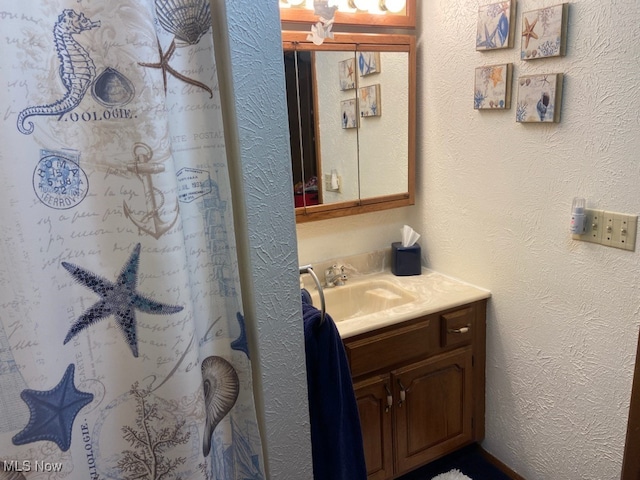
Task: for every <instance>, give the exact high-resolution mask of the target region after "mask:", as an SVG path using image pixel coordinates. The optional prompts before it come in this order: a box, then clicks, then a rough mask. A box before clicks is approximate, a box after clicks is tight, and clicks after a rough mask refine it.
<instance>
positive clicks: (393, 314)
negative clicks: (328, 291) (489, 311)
mask: <svg viewBox="0 0 640 480" xmlns="http://www.w3.org/2000/svg"><path fill="white" fill-rule="evenodd" d="M371 280H384V281H387V282H391V283H394V284H396V285H397V286H398V287H400V288H402V289H404V290H406V291H408V292H410V293H411V294H413V295H414V296H415V297H416V300H414V301H411V302H409V303H405V304H404V305H400V306H397V307H393V308H389V309H386V310H383V311H381V312H376V313H372V314H367V315H362V316H359V317H355V318H349V319H347V320H342V321H340V320H339V319H335V318H334V321H335V323H336V326H337V327H338V331H339V332H340V336H341V337H342V338H347V337H352V336H354V335H358V334H360V333H365V332H368V331H371V330H375V329H378V328H381V327H386V326H388V325H393V324H396V323H400V322H403V321H406V320H411V319H413V318H417V317H420V316H423V315H428V314H430V313H435V312H439V311H442V310H446V309H449V308H454V307H457V306H460V305H464V304H467V303H471V302H475V301H478V300H482V299H485V298H489V297H490V296H491V292H489V291H488V290H486V289H483V288H480V287H476V286H474V285H471V284H469V283H466V282H463V281H461V280H458V279H455V278H452V277H448V276H446V275H442V274H440V273H437V272H434V271H433V270H429V269H426V268H423V269H422V275H412V276H401V277H399V276H396V275H394V274H393V273H391V272H390V271H388V270H386V271H381V272H377V273H371V274H367V275H357V276H353V277H351V278H349V280H347V284H355V283H357V282H366V281H371ZM325 288H326V287H325ZM332 288H341V287H340V286H337V287H332ZM327 313H328V314H329V315H331V306H330V305H327ZM332 318H333V317H332Z"/></svg>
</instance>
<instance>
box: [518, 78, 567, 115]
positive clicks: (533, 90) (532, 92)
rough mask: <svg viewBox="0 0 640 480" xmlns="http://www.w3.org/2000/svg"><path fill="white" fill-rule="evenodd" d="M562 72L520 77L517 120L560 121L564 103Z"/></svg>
mask: <svg viewBox="0 0 640 480" xmlns="http://www.w3.org/2000/svg"><path fill="white" fill-rule="evenodd" d="M562 81H563V75H562V73H546V74H542V75H523V76H521V77H520V78H519V79H518V105H517V108H516V121H517V122H521V123H528V122H534V123H541V122H544V123H558V122H559V121H560V105H561V103H562Z"/></svg>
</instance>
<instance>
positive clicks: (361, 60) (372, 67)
mask: <svg viewBox="0 0 640 480" xmlns="http://www.w3.org/2000/svg"><path fill="white" fill-rule="evenodd" d="M358 70H359V71H360V76H361V77H366V76H367V75H372V74H374V73H380V52H358Z"/></svg>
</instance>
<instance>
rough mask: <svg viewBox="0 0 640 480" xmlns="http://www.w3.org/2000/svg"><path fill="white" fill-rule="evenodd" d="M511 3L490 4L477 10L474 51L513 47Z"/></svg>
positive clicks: (510, 1)
mask: <svg viewBox="0 0 640 480" xmlns="http://www.w3.org/2000/svg"><path fill="white" fill-rule="evenodd" d="M514 12H515V8H514V6H513V1H512V0H508V1H504V2H498V3H492V4H489V5H483V6H481V7H480V8H478V30H477V33H476V50H496V49H500V48H511V47H513V27H512V25H513V18H514Z"/></svg>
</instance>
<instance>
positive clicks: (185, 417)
mask: <svg viewBox="0 0 640 480" xmlns="http://www.w3.org/2000/svg"><path fill="white" fill-rule="evenodd" d="M0 10H1V11H0V32H2V33H1V35H0V36H1V39H0V45H1V47H0V53H1V55H0V85H2V90H1V91H0V98H2V102H1V104H0V105H1V115H2V116H1V117H0V121H1V122H2V128H1V129H0V162H1V163H2V174H1V175H0V197H1V200H2V201H1V202H0V205H1V206H0V225H1V229H0V255H1V262H0V478H5V477H3V476H2V475H5V472H9V474H10V475H13V476H11V477H10V478H31V475H34V476H33V478H50V479H57V478H60V479H62V478H67V479H69V478H72V479H98V478H100V479H113V480H126V479H154V480H155V479H185V480H186V479H215V480H226V479H233V480H235V479H242V480H246V479H263V478H264V471H263V459H262V447H261V444H260V436H259V433H258V426H257V421H256V413H255V407H254V400H253V398H254V397H253V389H252V383H251V364H250V352H249V349H248V345H247V339H246V334H245V326H244V318H243V315H242V309H241V292H240V285H239V281H238V264H237V256H236V249H235V236H234V230H233V224H232V205H231V192H230V183H229V178H228V168H227V156H226V151H225V144H224V132H223V127H222V114H221V102H220V93H219V90H218V81H217V72H216V64H215V58H214V48H213V36H212V30H211V10H210V6H209V2H208V0H156V1H155V2H154V1H152V0H147V1H142V0H121V1H118V2H113V1H107V0H57V1H49V0H28V1H22V2H3V5H2V7H1V8H0ZM36 473H37V476H36Z"/></svg>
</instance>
